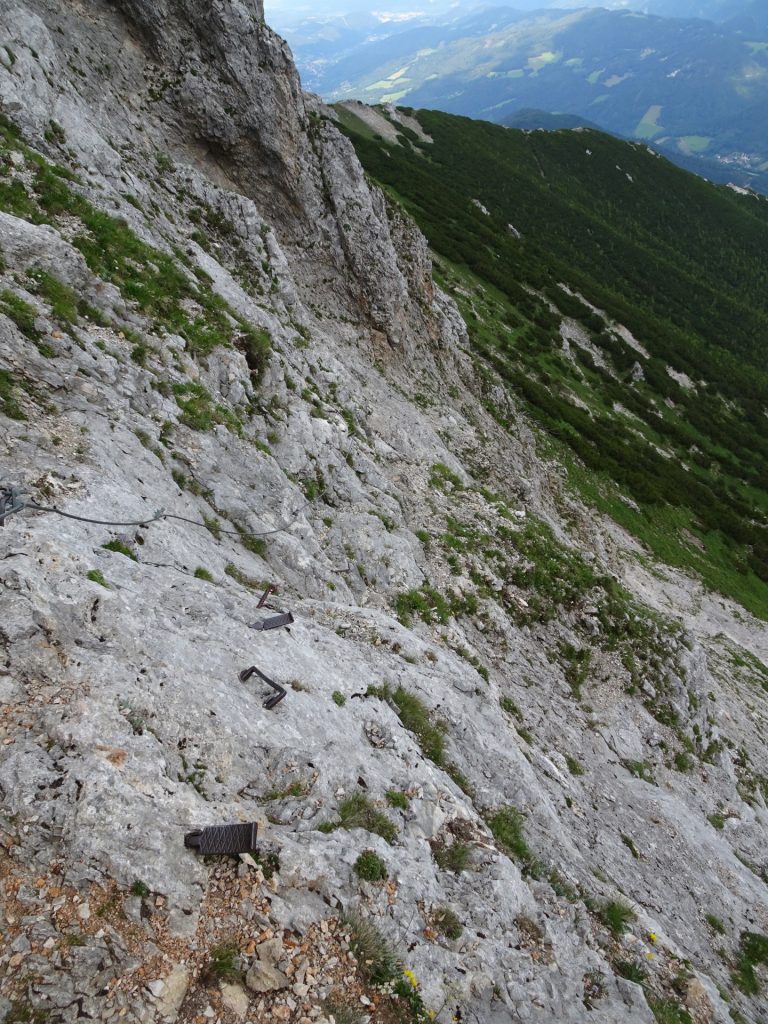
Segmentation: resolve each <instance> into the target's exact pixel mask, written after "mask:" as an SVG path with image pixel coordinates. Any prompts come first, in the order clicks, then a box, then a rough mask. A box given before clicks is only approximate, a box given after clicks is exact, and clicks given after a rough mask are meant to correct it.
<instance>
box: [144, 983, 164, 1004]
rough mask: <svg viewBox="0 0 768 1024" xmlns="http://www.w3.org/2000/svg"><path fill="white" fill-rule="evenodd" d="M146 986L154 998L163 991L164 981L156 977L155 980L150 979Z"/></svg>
mask: <svg viewBox="0 0 768 1024" xmlns="http://www.w3.org/2000/svg"><path fill="white" fill-rule="evenodd" d="M147 988H148V989H149V991H150V992H151V993H152V995H153V996H154V997H155V999H159V998H160V996H161V995H162V994H163V992H165V982H164V981H163V980H162V978H158V979H157V980H156V981H150V982H149V984H148V985H147Z"/></svg>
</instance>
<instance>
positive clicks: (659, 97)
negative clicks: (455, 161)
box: [290, 0, 768, 191]
mask: <svg viewBox="0 0 768 1024" xmlns="http://www.w3.org/2000/svg"><path fill="white" fill-rule="evenodd" d="M616 6H618V5H616ZM621 6H622V7H623V8H626V7H627V6H628V5H626V4H622V5H621ZM640 6H642V7H643V8H648V9H649V10H654V11H655V10H659V11H661V10H665V11H672V12H674V13H679V14H686V13H692V14H698V15H708V16H709V17H711V18H715V17H717V18H719V19H721V20H720V22H718V23H716V22H715V21H711V20H709V21H708V20H703V19H702V18H701V17H699V18H691V17H685V18H669V17H659V16H658V15H657V14H655V13H648V14H646V13H641V12H638V11H634V10H628V9H621V10H606V9H604V8H582V9H580V10H568V11H564V10H562V9H560V5H558V7H557V8H551V9H546V10H538V11H535V12H531V11H519V10H513V9H512V8H508V7H492V8H483V9H476V10H473V11H470V12H469V13H466V12H465V11H460V12H459V13H457V12H456V11H452V12H447V13H440V14H438V15H432V16H430V15H428V14H424V15H418V16H417V15H416V14H413V16H412V17H410V19H409V20H407V21H398V22H393V23H391V24H390V23H387V24H384V23H382V21H381V20H380V19H381V16H376V15H372V14H364V15H360V16H356V17H348V18H345V19H338V18H336V19H330V20H328V19H326V20H323V19H311V20H310V21H305V22H304V23H303V24H302V25H298V26H296V27H295V29H294V31H293V33H292V34H291V36H290V41H291V43H292V46H293V48H294V51H295V54H296V58H297V61H298V64H299V67H300V68H301V70H302V74H303V78H304V82H305V85H306V86H307V87H308V88H310V89H313V90H315V91H317V92H319V93H321V95H323V96H324V97H325V98H327V99H330V100H340V99H347V98H357V99H362V100H364V101H365V102H368V103H387V102H391V103H398V104H405V105H408V106H413V107H420V108H427V109H439V110H444V111H447V112H449V113H456V114H464V115H466V116H469V117H474V118H482V119H485V120H492V121H498V122H503V123H509V118H510V116H512V118H513V122H512V123H514V117H515V116H516V115H517V112H518V111H520V110H521V109H530V108H534V109H537V110H543V111H546V112H549V113H554V114H559V115H570V116H574V117H576V118H578V119H584V120H586V121H588V122H590V123H592V124H596V125H599V126H600V127H601V128H602V129H604V130H607V131H610V132H613V133H615V134H618V135H621V136H623V137H627V138H636V139H642V140H644V141H646V142H647V143H649V144H652V145H653V146H654V147H656V148H658V149H660V150H661V151H663V152H664V153H665V154H666V155H668V156H670V157H671V158H672V159H674V160H676V161H677V162H678V163H681V164H682V165H683V166H686V167H688V168H689V169H692V170H696V171H698V172H699V173H700V174H702V175H704V176H707V177H710V178H712V179H713V180H717V181H733V182H735V183H737V184H740V185H749V186H751V187H753V188H755V189H757V190H761V191H768V9H766V7H767V6H768V5H766V4H764V3H762V2H761V3H760V4H757V3H754V2H750V0H747V2H736V0H669V2H666V3H662V2H661V0H645V2H643V3H641V4H640Z"/></svg>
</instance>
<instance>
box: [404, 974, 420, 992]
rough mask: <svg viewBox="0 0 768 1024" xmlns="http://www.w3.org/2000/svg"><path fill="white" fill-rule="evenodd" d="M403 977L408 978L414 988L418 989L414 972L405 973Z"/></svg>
mask: <svg viewBox="0 0 768 1024" xmlns="http://www.w3.org/2000/svg"><path fill="white" fill-rule="evenodd" d="M403 977H404V978H406V979H407V980H408V981H409V982H410V983H411V985H412V986H413V987H414V988H418V985H419V983H418V981H417V980H416V975H415V974H414V973H413V971H403Z"/></svg>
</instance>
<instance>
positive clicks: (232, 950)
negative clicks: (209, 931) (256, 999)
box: [200, 943, 242, 985]
mask: <svg viewBox="0 0 768 1024" xmlns="http://www.w3.org/2000/svg"><path fill="white" fill-rule="evenodd" d="M241 977H242V971H241V969H240V966H239V956H238V951H237V946H235V945H234V944H233V943H222V944H221V945H219V946H215V947H214V948H213V949H212V950H211V954H210V957H209V959H208V962H207V964H206V965H205V967H204V968H203V971H202V973H201V976H200V980H201V981H202V982H203V984H204V985H211V984H213V983H215V982H217V981H220V980H221V979H222V978H224V979H226V978H230V979H234V978H241Z"/></svg>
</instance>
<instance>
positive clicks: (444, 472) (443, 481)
mask: <svg viewBox="0 0 768 1024" xmlns="http://www.w3.org/2000/svg"><path fill="white" fill-rule="evenodd" d="M429 484H430V487H434V488H436V489H437V490H440V491H443V492H446V493H447V492H448V490H449V489H452V490H456V491H463V490H464V485H463V484H462V482H461V478H460V477H459V476H457V474H456V473H454V472H453V470H451V469H449V468H448V467H447V466H446V465H445V463H443V462H436V463H435V464H434V465H433V466H432V469H431V471H430V474H429Z"/></svg>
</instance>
